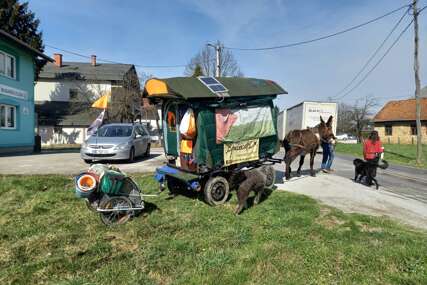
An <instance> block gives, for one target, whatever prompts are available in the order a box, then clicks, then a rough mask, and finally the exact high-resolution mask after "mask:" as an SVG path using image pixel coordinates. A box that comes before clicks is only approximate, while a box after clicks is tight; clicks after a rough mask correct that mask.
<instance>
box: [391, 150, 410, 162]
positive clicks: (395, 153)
mask: <svg viewBox="0 0 427 285" xmlns="http://www.w3.org/2000/svg"><path fill="white" fill-rule="evenodd" d="M384 153H388V154H392V155H394V156H397V157H400V158H405V159H408V160H414V159H415V157H411V156H407V155H403V154H400V153H397V152H393V151H389V150H385V151H384Z"/></svg>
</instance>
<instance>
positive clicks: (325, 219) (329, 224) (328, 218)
mask: <svg viewBox="0 0 427 285" xmlns="http://www.w3.org/2000/svg"><path fill="white" fill-rule="evenodd" d="M315 222H316V223H317V224H319V225H322V226H323V227H325V228H327V229H328V230H331V229H334V228H336V227H338V226H341V225H343V224H345V221H343V220H341V219H340V218H338V217H336V216H335V215H334V214H333V213H332V211H331V209H329V208H326V207H322V208H320V214H319V216H318V217H317V218H316V220H315Z"/></svg>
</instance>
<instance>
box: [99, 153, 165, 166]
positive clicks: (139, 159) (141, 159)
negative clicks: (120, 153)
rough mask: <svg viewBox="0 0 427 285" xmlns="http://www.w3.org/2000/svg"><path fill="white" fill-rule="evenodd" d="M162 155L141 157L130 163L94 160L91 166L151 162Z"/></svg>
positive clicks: (126, 161) (125, 161)
mask: <svg viewBox="0 0 427 285" xmlns="http://www.w3.org/2000/svg"><path fill="white" fill-rule="evenodd" d="M160 155H161V154H159V153H155V154H150V156H141V157H135V160H134V161H133V162H130V161H128V160H94V161H92V163H91V164H93V163H101V164H135V163H138V162H143V161H146V160H150V159H153V158H156V157H158V156H160Z"/></svg>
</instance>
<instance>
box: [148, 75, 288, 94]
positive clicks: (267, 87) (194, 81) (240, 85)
mask: <svg viewBox="0 0 427 285" xmlns="http://www.w3.org/2000/svg"><path fill="white" fill-rule="evenodd" d="M216 79H217V80H218V81H219V82H220V83H221V84H222V85H224V86H225V88H226V89H228V94H229V96H230V97H248V96H271V95H279V94H287V93H288V92H286V91H285V90H284V89H283V88H282V87H280V86H279V85H278V84H277V83H276V82H274V81H272V80H265V79H257V78H242V77H217V78H216ZM144 97H156V98H162V97H163V98H165V97H177V98H183V99H196V98H212V99H213V98H217V95H216V94H215V93H213V92H212V91H210V90H209V89H208V88H207V87H206V86H205V85H204V84H203V83H202V82H201V81H200V80H199V79H198V78H196V77H172V78H165V79H157V78H153V79H149V80H148V81H147V82H146V84H145V88H144Z"/></svg>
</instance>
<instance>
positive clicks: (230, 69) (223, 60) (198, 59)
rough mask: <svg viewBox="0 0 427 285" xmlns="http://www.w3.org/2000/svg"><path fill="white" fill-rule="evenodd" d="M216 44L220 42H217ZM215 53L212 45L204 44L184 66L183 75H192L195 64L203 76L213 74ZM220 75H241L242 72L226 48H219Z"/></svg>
mask: <svg viewBox="0 0 427 285" xmlns="http://www.w3.org/2000/svg"><path fill="white" fill-rule="evenodd" d="M217 44H220V43H219V42H218V43H217ZM215 60H216V54H215V50H214V49H213V48H212V47H209V46H205V47H204V48H202V50H200V51H199V52H198V53H197V54H196V55H195V56H194V57H193V58H191V60H190V62H189V63H188V65H187V66H186V67H185V71H184V75H185V76H192V75H193V74H194V73H195V69H196V68H197V66H200V68H201V72H202V74H204V75H205V76H215V66H216V63H215ZM219 65H220V70H221V73H220V76H225V77H237V76H238V77H242V76H243V73H242V72H241V70H240V67H239V65H238V64H237V61H236V59H235V58H234V56H233V53H232V52H231V51H230V50H227V49H221V52H220V57H219Z"/></svg>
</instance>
